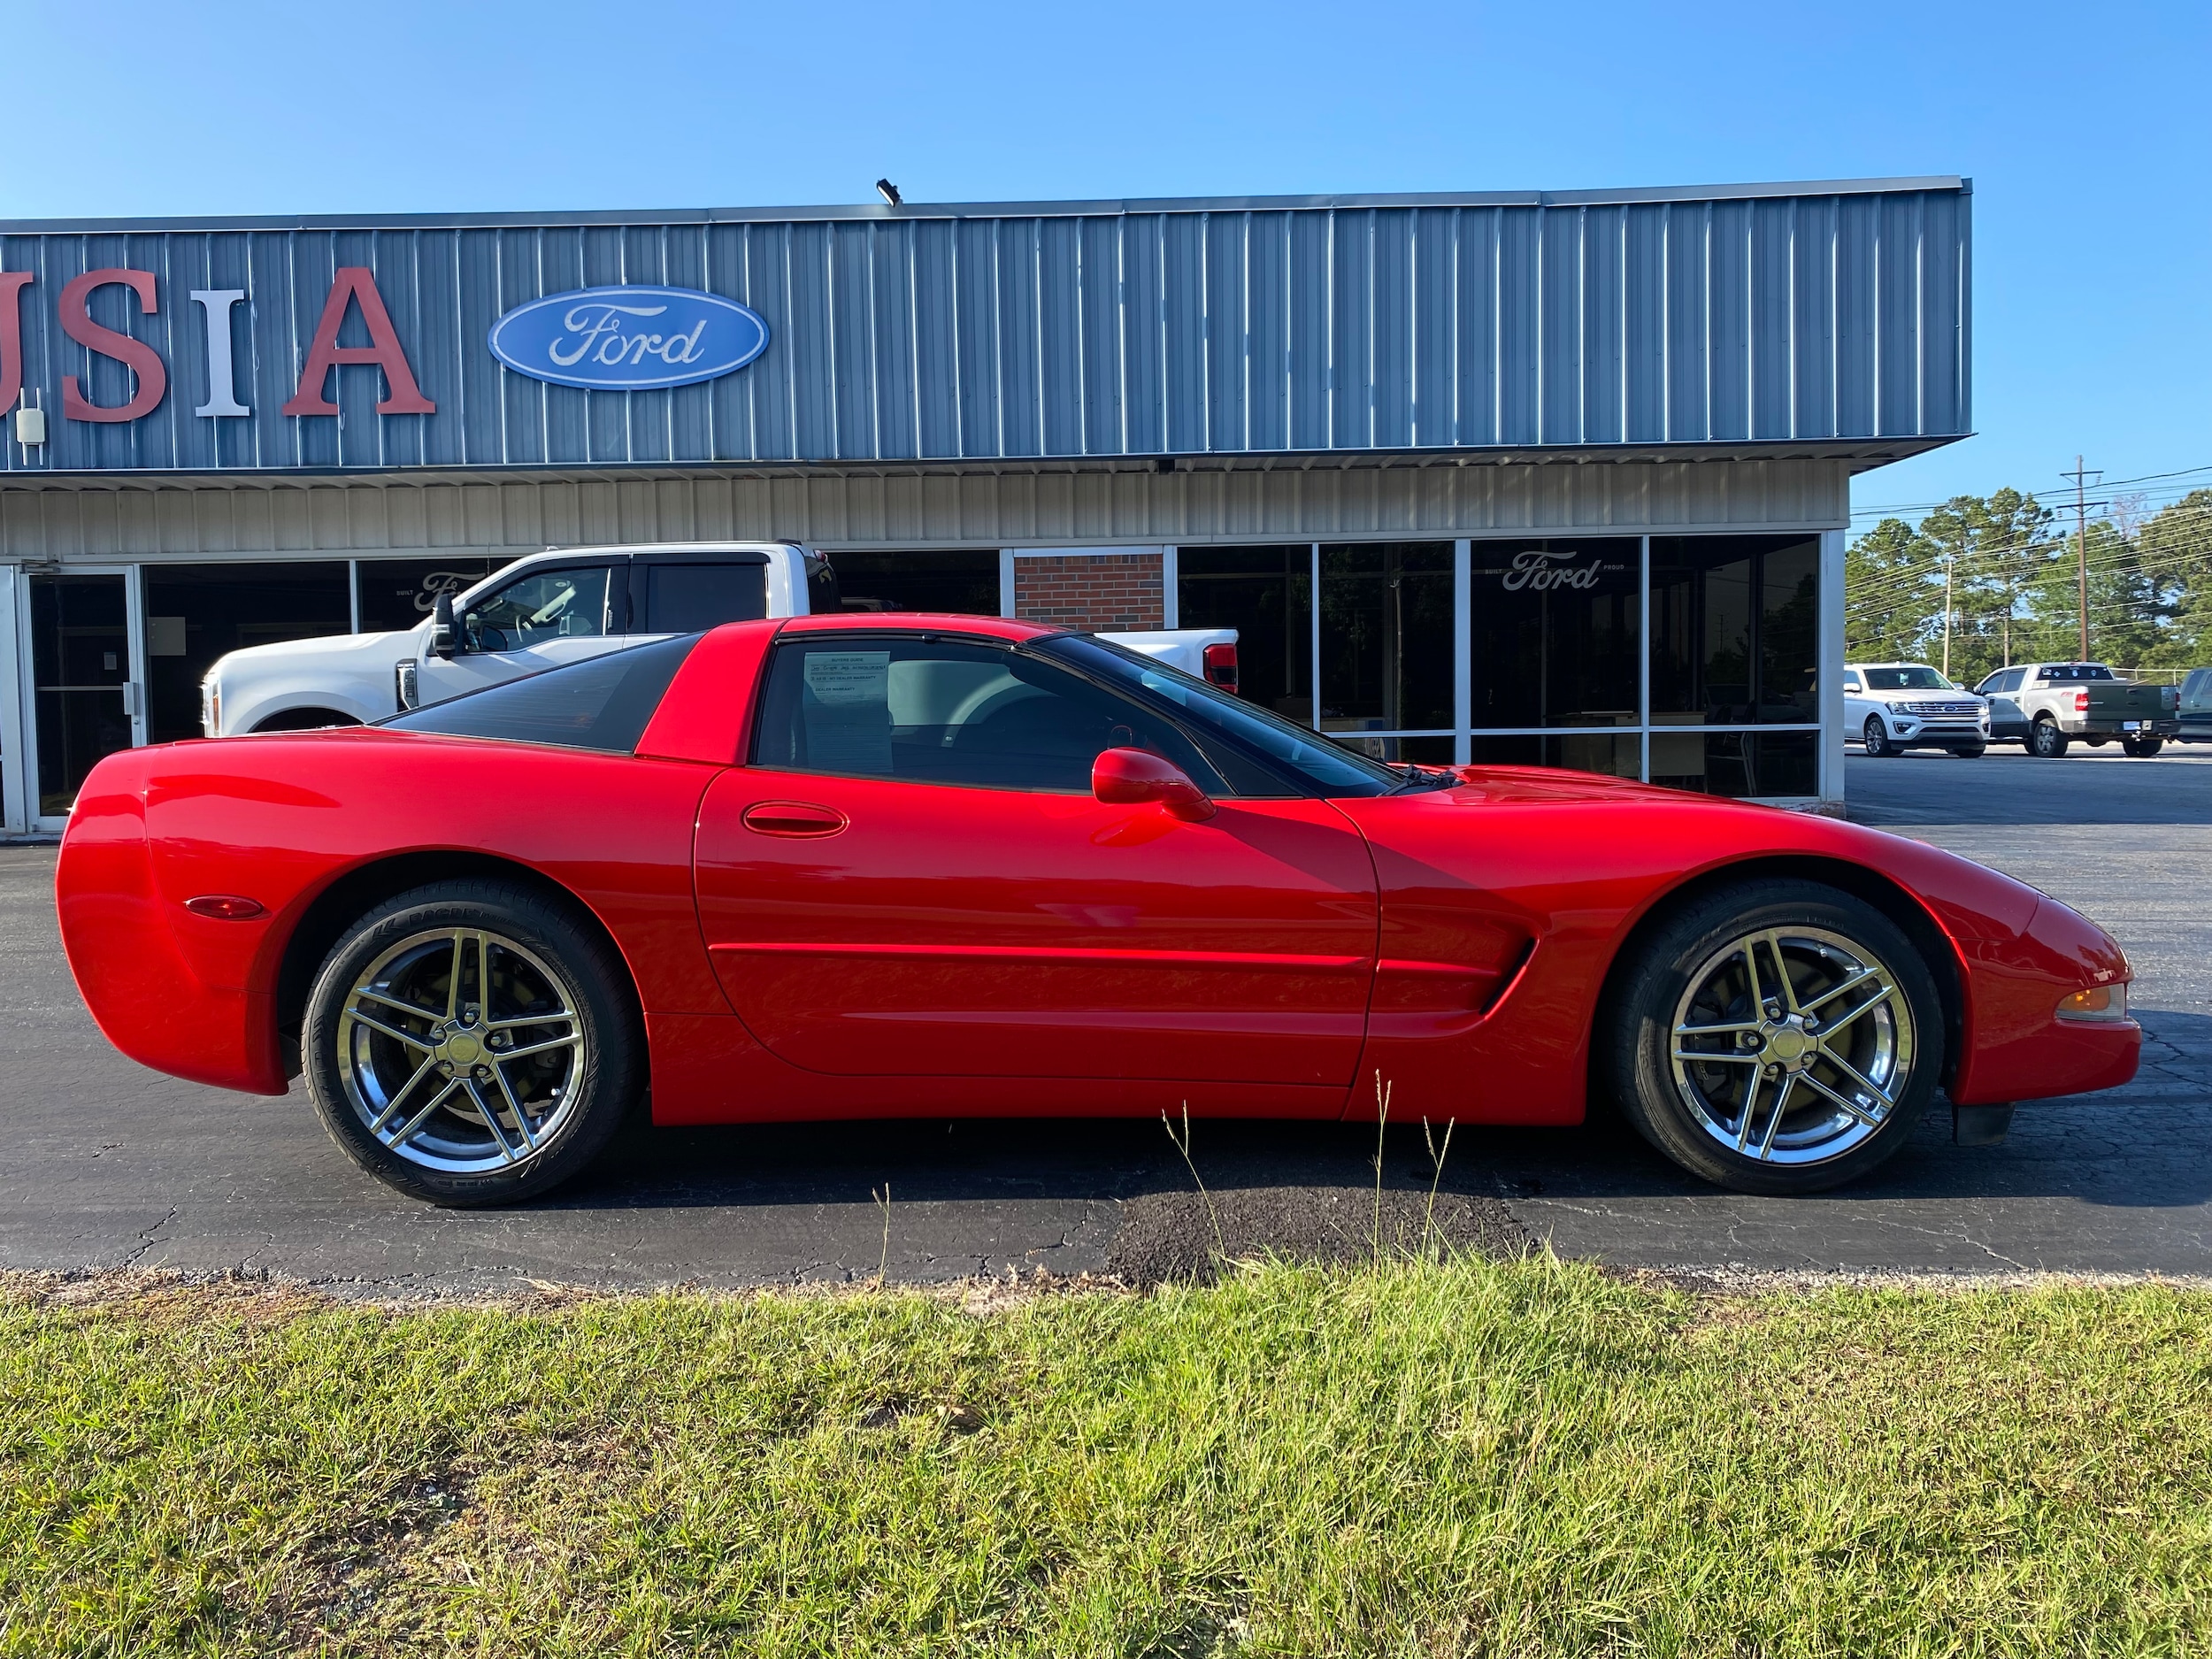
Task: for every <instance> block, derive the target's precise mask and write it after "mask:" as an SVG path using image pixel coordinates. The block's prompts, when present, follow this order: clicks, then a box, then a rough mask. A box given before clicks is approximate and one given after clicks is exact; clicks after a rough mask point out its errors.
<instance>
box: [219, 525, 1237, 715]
mask: <svg viewBox="0 0 2212 1659" xmlns="http://www.w3.org/2000/svg"><path fill="white" fill-rule="evenodd" d="M840 608H841V606H840V602H839V598H838V591H837V574H836V572H835V571H834V570H833V569H832V568H831V565H830V561H829V559H828V558H827V557H826V556H824V555H823V554H821V553H818V552H817V551H815V550H814V549H811V548H808V547H803V546H801V545H799V544H798V543H797V542H795V541H740V542H717V543H710V544H701V543H695V542H694V543H685V544H681V545H672V546H659V547H612V548H559V549H547V550H546V551H545V552H543V553H534V554H532V555H531V556H530V557H527V558H523V559H518V560H517V561H516V562H515V563H514V564H512V565H507V566H505V567H504V568H503V569H502V570H499V571H497V572H494V573H493V574H492V575H490V576H488V577H486V578H485V579H484V580H482V581H480V582H479V583H477V585H476V586H475V587H473V588H468V589H466V590H465V591H464V592H462V593H461V594H459V595H453V596H449V595H440V596H439V598H438V601H437V606H436V609H435V610H434V611H432V613H431V615H430V616H429V617H428V618H426V620H424V621H423V622H421V623H420V624H419V625H418V626H414V627H412V628H404V629H400V630H397V631H396V632H393V633H388V634H337V635H334V636H330V637H326V638H322V639H311V640H286V641H280V642H278V643H276V644H273V645H255V646H250V647H248V648H247V649H244V650H241V651H233V652H231V653H230V654H229V655H228V656H227V657H223V658H222V659H221V660H219V662H217V663H216V664H215V665H214V667H212V668H211V669H210V670H208V672H207V678H206V679H205V680H204V681H202V682H201V686H200V726H201V729H202V730H203V731H204V732H205V733H207V735H208V736H210V737H229V736H234V735H235V734H237V733H242V732H296V731H303V730H307V729H309V728H311V727H315V726H357V725H366V724H367V723H368V722H369V721H372V720H380V719H383V718H386V717H387V716H388V715H393V714H396V713H398V712H399V711H400V710H403V709H411V708H415V707H418V706H419V705H421V704H423V703H440V702H442V701H444V700H445V699H446V698H448V697H453V696H458V695H460V694H461V693H463V692H465V691H474V690H477V689H479V688H480V687H485V686H490V685H496V684H498V683H499V682H500V681H502V680H516V679H519V678H520V677H521V676H523V675H525V674H532V673H536V672H539V671H540V670H541V669H547V668H557V667H558V666H560V665H561V664H564V663H572V662H576V661H579V660H580V659H582V658H584V657H596V656H599V655H600V654H602V653H603V652H606V651H613V650H619V649H622V648H623V647H625V646H627V645H639V644H642V643H644V642H645V641H648V640H651V639H657V638H661V637H664V636H666V635H668V634H693V633H697V632H698V631H700V630H701V629H704V628H710V627H714V626H718V625H719V624H721V623H724V622H736V621H742V620H745V619H748V618H756V617H803V616H807V615H810V614H812V613H815V612H819V611H837V610H839V609H840ZM1101 637H1102V638H1105V639H1110V640H1115V641H1119V642H1120V643H1121V644H1123V645H1125V646H1128V647H1129V648H1130V649H1133V650H1140V651H1142V652H1144V653H1145V654H1146V655H1148V656H1150V657H1158V658H1160V659H1161V660H1162V661H1164V662H1166V663H1168V664H1171V665H1172V666H1174V667H1177V668H1180V669H1182V670H1184V671H1185V672H1188V673H1193V674H1199V675H1202V676H1203V677H1204V678H1206V679H1208V680H1212V681H1213V682H1214V683H1215V684H1217V685H1220V686H1223V687H1226V688H1227V689H1230V690H1234V689H1235V688H1236V674H1237V667H1236V638H1237V635H1236V630H1235V629H1233V628H1184V629H1171V630H1162V631H1154V632H1150V633H1143V634H1104V635H1102V636H1101Z"/></svg>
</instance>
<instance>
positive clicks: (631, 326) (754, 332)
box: [487, 287, 768, 392]
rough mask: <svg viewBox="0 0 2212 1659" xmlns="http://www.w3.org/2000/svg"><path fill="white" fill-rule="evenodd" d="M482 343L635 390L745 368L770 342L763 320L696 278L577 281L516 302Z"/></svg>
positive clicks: (600, 384)
mask: <svg viewBox="0 0 2212 1659" xmlns="http://www.w3.org/2000/svg"><path fill="white" fill-rule="evenodd" d="M487 343H488V344H489V345H490V347H491V349H492V356H494V357H497V358H498V359H499V360H500V361H501V362H502V363H503V364H505V365H507V366H508V367H509V368H511V369H512V370H514V371H515V373H518V374H527V375H529V376H530V377H531V378H532V379H534V380H550V381H552V382H553V383H554V384H555V385H557V386H580V387H583V388H585V389H586V390H588V391H600V392H643V391H650V390H652V389H653V388H656V387H662V386H689V385H692V384H693V383H695V382H696V381H699V380H715V379H717V378H718V377H719V376H721V375H725V374H728V373H732V372H733V371H734V370H738V369H741V368H743V367H744V366H745V365H747V364H749V363H750V362H751V361H752V360H753V359H754V358H755V357H758V356H759V355H760V354H761V353H762V352H764V351H765V350H767V349H768V320H767V319H765V318H764V317H763V316H762V315H761V314H760V313H759V312H758V311H755V310H753V309H752V307H750V306H749V305H740V304H739V303H737V302H736V301H735V300H726V299H724V298H723V297H722V296H720V295H719V294H703V293H701V292H700V291H699V290H698V289H697V288H630V287H623V288H578V289H575V290H574V291H573V292H572V293H567V294H549V295H547V296H545V297H544V298H543V299H541V300H532V301H531V302H530V303H528V304H526V305H518V306H517V307H515V309H514V310H512V311H509V312H508V313H507V314H506V315H505V316H504V317H503V318H501V319H499V320H498V321H497V322H495V323H494V324H493V325H492V331H491V334H489V335H488V338H487Z"/></svg>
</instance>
